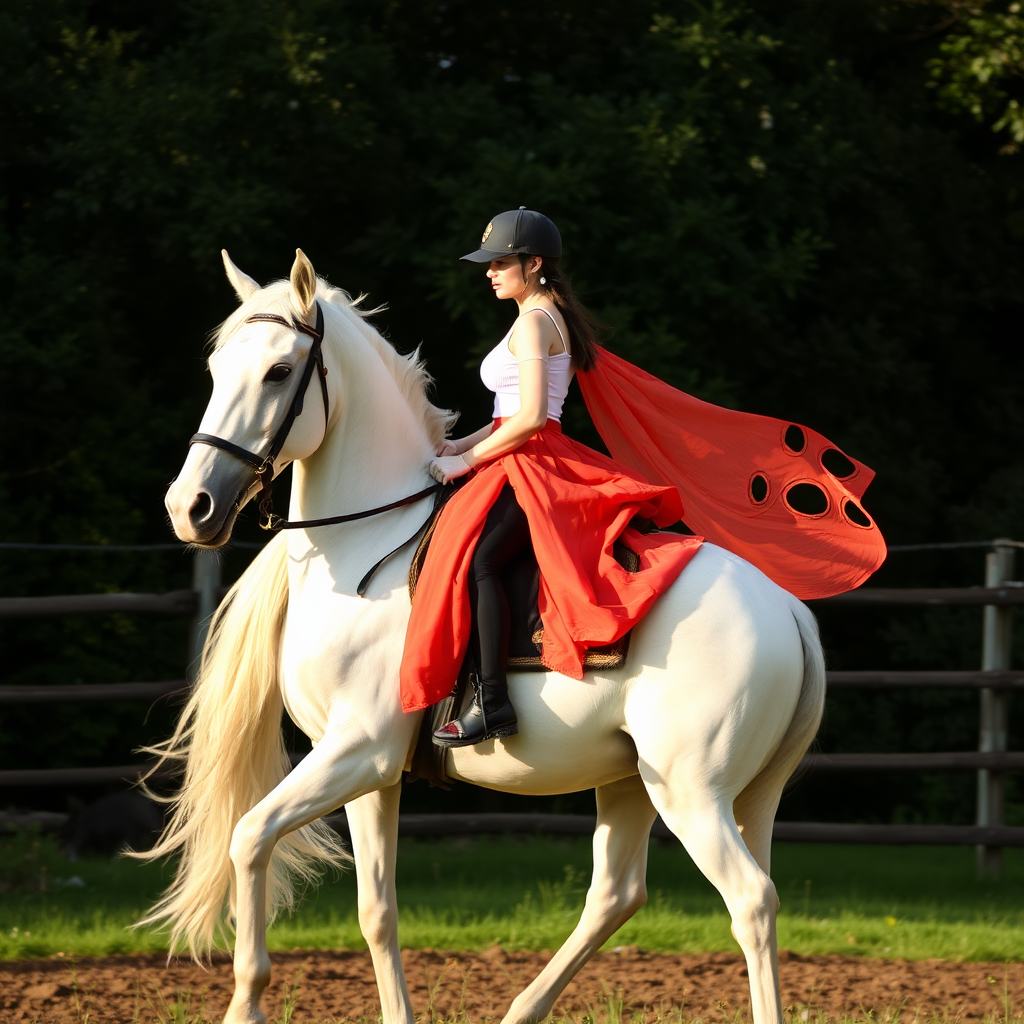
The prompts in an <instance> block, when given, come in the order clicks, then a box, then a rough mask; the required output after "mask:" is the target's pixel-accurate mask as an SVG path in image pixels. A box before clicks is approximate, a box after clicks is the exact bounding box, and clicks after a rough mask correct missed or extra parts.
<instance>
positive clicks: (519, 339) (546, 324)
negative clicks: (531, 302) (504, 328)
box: [508, 306, 567, 358]
mask: <svg viewBox="0 0 1024 1024" xmlns="http://www.w3.org/2000/svg"><path fill="white" fill-rule="evenodd" d="M556 317H557V319H555V318H556ZM560 321H561V322H560ZM563 331H567V328H566V326H565V323H564V320H563V318H562V315H561V313H560V312H559V311H558V309H554V310H549V309H548V308H547V307H546V306H534V307H532V308H531V309H528V310H526V311H525V312H524V313H521V314H520V315H519V318H518V319H517V320H516V322H515V324H513V326H512V334H511V336H510V338H509V342H508V345H509V349H510V350H511V351H512V354H513V355H514V356H517V357H519V358H522V357H523V355H525V353H526V350H529V351H534V350H537V351H539V352H540V353H545V352H546V353H547V354H548V355H549V356H554V355H559V354H560V353H562V352H564V351H565V350H566V349H565V346H563V344H562V332H563ZM521 348H522V351H521V350H520V349H521Z"/></svg>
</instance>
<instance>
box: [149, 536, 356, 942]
mask: <svg viewBox="0 0 1024 1024" xmlns="http://www.w3.org/2000/svg"><path fill="white" fill-rule="evenodd" d="M287 603H288V573H287V547H286V542H285V538H284V536H278V537H276V538H275V539H274V540H272V541H271V542H270V543H269V544H267V546H266V547H265V548H264V549H263V550H262V551H261V552H260V554H259V555H258V556H257V557H256V558H255V559H254V560H253V562H252V564H251V565H250V566H249V568H248V569H246V571H245V572H244V573H243V574H242V576H241V578H240V579H239V580H238V582H237V583H235V585H234V586H233V587H232V588H231V589H230V590H229V591H228V593H227V596H226V597H225V599H224V601H223V602H222V603H221V605H220V607H219V608H218V609H217V613H216V614H215V616H214V618H213V622H212V623H211V626H210V633H209V637H208V638H207V641H206V645H205V647H204V648H203V657H202V662H201V667H200V672H199V679H198V680H197V681H196V684H195V686H194V688H193V691H192V696H191V697H190V699H189V701H188V704H187V705H186V706H185V709H184V711H183V713H182V715H181V719H180V721H179V722H178V726H177V728H176V729H175V731H174V735H173V736H172V737H171V738H170V739H169V740H167V741H166V742H165V743H161V744H159V745H157V746H156V747H152V748H147V749H148V752H149V753H153V754H156V755H157V756H158V757H159V759H160V760H159V762H158V766H160V765H163V764H165V763H166V762H168V761H171V762H183V764H184V778H183V779H182V782H181V787H180V789H179V790H178V792H177V793H176V794H175V795H174V796H173V797H170V798H168V799H167V802H168V803H169V804H170V805H171V806H172V807H173V813H172V815H171V818H170V821H169V823H168V825H167V827H166V828H165V829H164V832H163V834H162V835H161V837H160V840H159V841H158V842H157V844H156V846H154V847H153V849H152V850H150V851H148V852H147V853H142V854H135V855H134V856H137V857H140V858H142V859H146V860H153V859H156V858H159V857H166V856H167V855H168V854H174V853H177V854H179V855H180V859H179V861H178V866H177V871H176V872H175V876H174V881H173V882H172V883H171V885H170V886H169V887H168V889H167V891H166V892H165V893H164V895H163V896H162V897H161V899H160V900H159V901H158V902H157V903H156V904H155V905H154V906H153V907H152V908H151V909H150V911H149V914H148V915H147V916H146V917H145V918H143V920H141V921H139V922H138V924H139V925H140V926H141V925H147V924H153V923H161V924H168V925H169V926H170V929H171V947H170V948H171V950H172V951H173V950H175V949H177V948H179V946H181V945H185V946H187V947H188V949H189V951H190V952H191V954H192V956H193V958H195V959H197V960H198V959H201V958H203V957H205V956H206V955H207V954H208V953H209V951H210V949H211V948H212V946H213V944H214V942H215V941H216V940H217V939H218V937H221V938H224V937H225V936H224V933H225V930H226V927H225V926H226V924H227V922H228V921H230V920H231V918H232V917H233V914H234V907H235V891H234V887H235V881H234V872H233V870H232V867H231V862H230V859H229V856H228V851H229V846H230V842H231V834H232V831H233V830H234V827H235V825H236V824H237V822H238V820H239V818H241V817H242V815H243V814H245V813H246V812H247V811H248V810H249V809H250V808H251V807H253V806H254V805H255V804H257V803H258V802H259V801H260V800H262V799H263V797H265V796H266V795H267V793H269V792H270V791H271V790H272V789H273V788H274V787H275V786H277V785H278V783H280V782H281V780H282V779H283V778H284V777H285V775H287V774H288V772H289V771H290V769H291V764H290V762H289V759H288V752H287V750H286V749H285V745H284V737H283V734H282V731H281V715H282V711H283V702H282V699H281V691H280V687H279V685H278V663H279V656H280V646H281V633H282V630H283V627H284V620H285V613H286V609H287ZM349 859H350V858H349V857H348V855H347V854H346V853H345V851H344V850H343V848H342V847H341V845H340V843H339V841H338V838H337V836H336V835H335V833H334V832H332V831H331V830H330V828H328V826H326V825H324V824H323V823H322V822H314V823H312V824H310V825H306V826H305V827H304V828H301V829H299V830H297V831H295V832H292V833H291V834H290V835H288V836H285V837H284V838H283V839H282V840H281V841H280V842H279V843H278V844H277V845H276V847H275V849H274V854H273V858H272V860H271V863H270V867H269V869H268V875H267V906H268V913H269V915H270V917H271V918H272V917H273V916H274V914H276V913H277V912H278V911H279V910H280V909H281V908H282V907H291V906H292V904H293V902H294V888H295V883H296V882H297V881H309V880H312V879H314V878H315V877H317V875H318V870H317V869H318V867H319V865H320V864H323V863H325V862H326V863H328V864H333V865H341V864H342V863H344V862H345V861H347V860H349Z"/></svg>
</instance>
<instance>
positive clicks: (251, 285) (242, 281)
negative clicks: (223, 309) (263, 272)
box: [220, 249, 260, 302]
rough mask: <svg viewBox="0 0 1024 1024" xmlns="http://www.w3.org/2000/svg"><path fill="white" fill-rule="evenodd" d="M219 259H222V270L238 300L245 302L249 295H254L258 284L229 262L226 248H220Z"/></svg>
mask: <svg viewBox="0 0 1024 1024" xmlns="http://www.w3.org/2000/svg"><path fill="white" fill-rule="evenodd" d="M220 255H221V259H222V260H224V271H225V273H226V274H227V275H228V280H229V281H230V282H231V287H232V288H234V289H235V294H236V295H237V296H238V301H239V302H245V300H246V299H247V298H249V296H250V295H255V294H256V292H258V291H259V290H260V286H259V285H258V284H257V283H256V282H255V281H254V280H253V279H252V278H251V277H250V276H249V275H248V274H246V273H245V272H244V271H241V270H239V269H238V267H236V266H235V265H234V263H232V262H231V257H230V256H229V255H228V251H227V249H221V251H220Z"/></svg>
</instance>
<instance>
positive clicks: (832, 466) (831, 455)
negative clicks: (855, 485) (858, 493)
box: [821, 448, 857, 480]
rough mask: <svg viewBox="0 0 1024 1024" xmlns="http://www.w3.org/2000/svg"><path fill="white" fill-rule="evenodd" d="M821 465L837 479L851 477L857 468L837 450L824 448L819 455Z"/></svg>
mask: <svg viewBox="0 0 1024 1024" xmlns="http://www.w3.org/2000/svg"><path fill="white" fill-rule="evenodd" d="M821 464H822V465H823V466H824V467H825V468H826V469H827V470H828V471H829V472H830V473H831V474H832V475H833V476H834V477H835V478H836V479H837V480H845V479H846V478H847V477H848V476H853V474H854V473H855V472H856V470H857V467H856V466H855V465H854V464H853V463H852V462H851V461H850V460H849V459H848V458H847V457H846V456H845V455H844V454H843V453H842V452H841V451H840V450H839V449H838V448H826V449H825V450H824V451H823V452H822V453H821Z"/></svg>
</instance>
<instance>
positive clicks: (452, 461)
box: [427, 455, 470, 484]
mask: <svg viewBox="0 0 1024 1024" xmlns="http://www.w3.org/2000/svg"><path fill="white" fill-rule="evenodd" d="M427 469H428V471H429V472H430V475H431V476H432V477H433V478H434V479H435V480H436V481H437V482H438V483H439V484H447V483H451V481H452V480H457V479H458V478H459V477H460V476H465V475H466V474H467V473H468V472H469V470H470V467H469V466H468V465H467V464H466V460H465V459H464V458H463V457H462V456H461V455H443V456H439V457H438V458H436V459H431V460H430V465H429V466H428V467H427Z"/></svg>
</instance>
